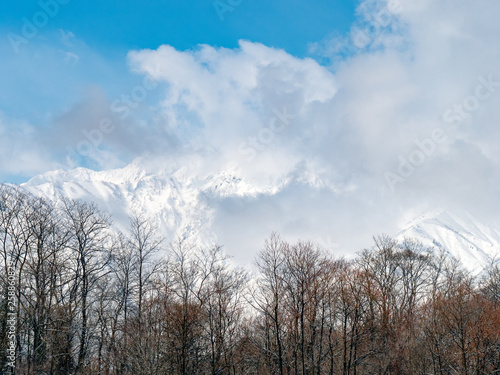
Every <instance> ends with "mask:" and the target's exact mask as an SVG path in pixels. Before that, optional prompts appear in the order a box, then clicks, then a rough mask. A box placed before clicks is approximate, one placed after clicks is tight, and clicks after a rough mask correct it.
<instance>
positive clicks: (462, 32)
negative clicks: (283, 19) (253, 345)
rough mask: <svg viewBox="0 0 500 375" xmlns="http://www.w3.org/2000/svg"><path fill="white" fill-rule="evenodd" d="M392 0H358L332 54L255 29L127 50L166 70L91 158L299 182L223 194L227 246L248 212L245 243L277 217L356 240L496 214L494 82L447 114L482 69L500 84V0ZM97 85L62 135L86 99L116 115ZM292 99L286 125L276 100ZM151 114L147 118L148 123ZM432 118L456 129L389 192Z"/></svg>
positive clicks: (497, 94) (498, 113)
mask: <svg viewBox="0 0 500 375" xmlns="http://www.w3.org/2000/svg"><path fill="white" fill-rule="evenodd" d="M394 2H397V0H392V1H391V4H392V5H390V6H394ZM387 4H388V3H387V2H384V1H374V0H369V1H365V2H363V3H362V6H360V8H359V12H358V14H359V20H358V22H357V23H356V24H355V25H353V31H352V32H351V33H350V34H349V35H345V36H342V37H341V38H338V37H336V38H333V39H330V40H325V41H323V42H321V43H317V44H316V45H315V46H314V51H315V53H318V54H321V55H322V56H323V57H328V58H330V60H331V61H332V62H333V65H332V66H331V67H325V66H321V65H320V64H319V63H317V62H316V61H314V60H312V59H300V58H296V57H294V56H291V55H290V54H288V53H286V52H285V51H282V50H277V49H273V48H269V47H266V46H264V45H261V44H258V43H252V42H248V41H242V42H241V43H240V46H239V48H236V49H225V48H214V47H211V46H206V45H203V46H199V48H197V49H194V50H188V51H178V50H176V49H174V48H173V47H171V46H167V45H165V46H161V47H159V48H158V49H157V50H140V51H133V52H130V54H129V63H130V65H131V67H132V70H133V71H135V72H137V73H140V74H143V75H147V76H150V77H152V78H154V79H155V80H157V81H159V82H161V85H160V86H159V89H158V90H160V92H161V93H162V94H161V96H162V99H161V101H160V102H159V103H158V104H157V105H153V104H154V103H152V102H151V101H149V100H148V103H147V105H146V104H145V103H144V105H143V106H142V109H139V111H137V112H136V113H135V114H134V115H133V116H131V117H130V118H127V119H125V120H123V119H122V120H120V119H117V120H116V121H117V123H116V124H117V126H118V128H117V131H116V132H114V133H113V136H112V137H109V138H107V139H106V141H105V142H104V144H103V146H105V147H104V149H103V150H102V153H101V154H93V155H92V157H93V159H94V161H95V162H96V163H97V164H98V165H99V166H101V167H104V168H106V167H109V166H111V165H115V164H117V163H118V162H119V160H120V159H123V158H124V157H125V158H132V157H139V156H141V155H146V154H147V155H148V159H149V160H151V159H154V157H155V156H156V157H158V159H160V160H162V162H163V163H165V162H167V163H172V164H175V165H179V164H183V163H195V164H197V167H196V168H197V169H196V173H202V174H210V173H216V172H217V171H219V170H220V169H224V168H227V166H228V165H231V166H232V167H235V165H237V166H238V168H239V173H241V174H242V176H244V177H245V178H247V179H248V180H249V181H251V182H252V183H254V184H256V185H261V186H267V185H272V184H278V183H280V182H285V181H288V182H290V181H294V182H293V183H290V185H289V186H288V187H287V188H286V189H284V190H282V191H281V192H280V193H279V194H276V195H274V196H259V197H257V198H255V199H253V200H238V199H236V198H231V199H228V200H226V201H221V202H219V203H218V205H219V210H218V214H217V217H216V222H215V228H217V231H218V233H219V235H220V236H221V241H222V242H225V243H226V244H228V245H229V246H231V245H232V244H233V245H234V244H235V243H236V241H237V239H236V238H235V237H234V238H233V237H232V235H233V234H235V235H238V236H240V235H243V234H244V233H245V230H244V228H248V227H249V226H251V225H256V226H257V227H258V229H255V230H254V232H249V231H247V233H248V234H247V237H248V238H247V240H248V241H255V240H252V239H251V238H250V237H252V238H256V237H258V241H261V239H262V236H265V235H266V234H268V231H270V230H272V229H277V230H280V231H282V232H283V233H284V234H285V235H286V234H289V235H293V234H300V235H301V236H303V237H315V236H316V237H320V238H321V237H322V238H328V236H329V237H330V238H332V239H333V240H334V241H336V242H339V243H341V244H342V246H346V245H347V244H348V243H351V244H354V245H352V247H354V248H356V247H357V246H358V245H359V246H361V244H362V243H366V242H367V241H369V237H370V235H371V234H374V233H376V232H378V231H383V230H385V231H388V232H390V231H391V230H393V229H394V228H395V226H396V224H398V223H399V219H400V217H401V216H402V215H404V214H405V213H407V212H409V211H410V210H411V211H412V212H419V210H424V209H427V208H433V207H435V206H442V207H460V208H465V209H469V210H476V211H480V212H482V213H483V214H484V215H489V214H493V212H492V211H493V209H492V207H496V206H497V205H498V203H499V202H498V199H499V198H498V192H497V190H498V189H497V186H498V182H500V173H499V172H500V168H499V160H500V151H499V148H498V146H497V145H498V144H500V143H499V141H500V131H499V126H498V118H499V117H500V106H498V102H499V101H500V87H493V89H494V92H492V95H491V96H490V97H489V98H488V99H485V100H478V102H477V106H476V107H475V108H474V110H471V111H467V116H466V117H464V119H463V121H462V122H461V123H460V124H459V126H455V127H454V126H451V124H449V123H447V122H446V121H445V120H444V119H443V115H444V114H445V113H447V111H450V110H452V111H454V110H456V108H457V106H460V105H461V106H463V105H464V103H467V100H469V99H468V98H470V97H473V96H474V95H475V93H476V91H475V90H476V88H477V86H478V84H479V83H480V82H482V81H481V80H484V79H486V80H487V79H489V78H488V77H491V80H493V81H494V82H497V81H498V82H500V69H499V66H500V65H499V64H498V62H499V61H500V59H499V58H500V50H499V49H498V42H499V35H500V23H499V22H498V21H497V19H496V17H497V15H498V14H499V12H500V3H498V2H496V1H495V0H479V1H476V2H470V1H466V0H442V1H431V0H425V1H418V2H416V1H410V0H400V2H399V4H400V7H398V11H397V12H392V13H390V17H389V18H385V20H386V21H387V22H386V21H383V19H382V21H381V20H380V16H381V15H384V14H387V12H385V11H386V10H387V9H388V5H387ZM384 12H385V13H384ZM377 17H378V18H377ZM368 26H370V27H371V28H369V29H368V30H371V32H370V33H368V34H367V35H368V42H367V43H366V45H363V46H360V45H358V46H356V45H354V42H355V40H353V39H352V38H353V36H354V37H356V35H358V34H356V33H355V31H356V30H358V29H363V28H366V27H368ZM481 77H482V78H481ZM164 84H165V85H166V86H167V87H166V89H165V90H164V87H163V85H164ZM493 86H495V85H493ZM161 90H164V91H161ZM94 98H97V99H95V100H93V101H92V100H90V101H89V102H88V103H90V104H89V105H88V106H83V107H81V106H80V107H79V106H75V107H74V108H72V109H71V110H70V111H67V113H66V115H67V116H66V117H64V116H61V117H59V122H58V123H57V124H59V125H58V126H60V124H61V121H63V120H64V121H63V122H64V123H72V124H76V123H79V124H80V125H78V126H77V127H75V128H74V132H68V134H66V133H61V134H62V135H61V137H63V138H65V139H66V140H68V139H70V138H71V137H73V138H72V139H73V140H72V142H75V141H78V137H79V135H78V134H80V133H81V128H82V127H85V126H86V125H85V124H88V120H89V115H88V112H89V109H92V108H93V109H96V108H97V109H99V111H98V112H99V113H100V114H101V113H102V116H105V115H106V116H108V115H109V116H112V115H117V114H116V113H114V114H113V113H109V111H110V108H111V105H112V104H111V103H110V102H112V100H109V99H107V98H106V97H103V96H102V95H101V96H99V95H97V94H96V95H95V96H94ZM470 100H472V99H470ZM471 103H472V104H474V105H475V103H474V102H473V101H472V102H469V106H470V105H471ZM80 105H83V104H82V103H81V104H80ZM141 105H142V104H141ZM284 109H285V113H286V114H289V115H290V116H288V117H287V116H285V119H286V121H285V122H286V123H283V122H282V120H280V119H279V117H277V114H276V113H277V112H281V113H283V110H284ZM111 112H112V111H111ZM146 112H147V113H148V114H145V113H146ZM96 113H97V112H96ZM292 115H293V116H292ZM94 117H95V116H94ZM141 117H142V118H141ZM144 118H146V119H147V121H146V122H147V125H146V126H138V125H137V124H138V123H139V122H140V120H144ZM94 120H95V119H94ZM78 121H80V122H78ZM273 121H274V122H273ZM281 125H284V126H281ZM273 129H274V130H273ZM436 129H443V131H444V132H445V135H446V139H447V141H446V142H444V143H440V144H437V145H435V147H434V149H433V151H432V152H430V155H425V158H424V160H423V162H422V165H420V166H418V167H416V168H414V171H413V172H412V173H410V175H409V176H408V177H404V178H403V180H404V181H402V182H399V183H398V184H397V185H396V186H395V192H394V193H391V191H390V188H389V186H388V185H387V182H386V179H385V177H384V176H385V173H386V172H392V173H398V168H399V167H400V160H401V158H403V159H406V160H408V159H409V158H410V156H411V155H412V152H414V151H418V150H419V149H418V141H423V140H425V139H429V138H430V137H431V136H432V134H433V132H434V131H435V130H436ZM75 137H76V138H75ZM35 150H36V148H35ZM115 159H118V160H115ZM42 160H43V159H42ZM193 160H194V161H193ZM235 212H236V213H235ZM237 212H241V213H242V214H241V215H240V214H238V213H237ZM264 216H265V220H263V217H264ZM252 223H253V224H252ZM255 223H258V225H257V224H255ZM225 227H231V228H233V230H230V231H225V232H224V228H225ZM257 232H258V234H257ZM359 233H362V234H359ZM336 238H339V240H337V239H336ZM240 240H241V239H240ZM243 241H244V240H243ZM325 241H326V240H325ZM352 247H351V249H352Z"/></svg>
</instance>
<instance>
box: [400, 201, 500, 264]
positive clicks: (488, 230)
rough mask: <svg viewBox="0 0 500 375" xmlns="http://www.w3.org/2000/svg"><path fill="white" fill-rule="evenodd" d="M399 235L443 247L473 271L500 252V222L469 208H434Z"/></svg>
mask: <svg viewBox="0 0 500 375" xmlns="http://www.w3.org/2000/svg"><path fill="white" fill-rule="evenodd" d="M396 237H397V238H398V239H402V238H404V237H411V238H415V239H418V240H419V241H421V242H422V243H423V244H424V245H426V246H427V247H434V248H435V249H437V250H440V249H443V250H445V251H446V252H448V253H449V254H450V255H452V256H453V257H455V258H456V259H458V260H460V261H461V262H462V264H463V265H464V266H465V267H466V268H467V269H469V270H470V271H473V272H478V271H480V270H481V269H482V268H484V267H485V266H487V265H488V264H489V263H490V262H491V260H492V259H495V258H497V257H499V256H500V226H499V225H497V224H496V223H493V222H488V223H484V222H482V221H481V220H479V219H478V218H476V217H473V216H472V215H471V214H469V213H466V212H453V213H451V212H447V211H444V210H436V211H433V212H430V213H428V214H426V215H422V216H420V217H418V218H416V219H415V220H412V221H411V222H410V223H408V224H407V225H406V226H405V227H404V228H403V229H402V230H401V231H400V232H399V233H398V234H397V235H396Z"/></svg>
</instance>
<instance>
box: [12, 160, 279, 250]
mask: <svg viewBox="0 0 500 375" xmlns="http://www.w3.org/2000/svg"><path fill="white" fill-rule="evenodd" d="M195 175H196V174H194V173H192V171H190V170H189V168H187V167H185V168H180V169H178V170H176V171H174V172H172V171H158V170H155V171H154V172H148V171H147V170H146V169H144V168H142V167H141V166H139V165H138V164H137V163H132V164H130V165H128V166H127V167H125V168H122V169H116V170H109V171H101V172H95V171H92V170H89V169H85V168H76V169H74V170H69V171H62V170H59V171H52V172H48V173H45V174H43V175H40V176H37V177H35V178H33V179H31V180H30V181H28V182H27V183H25V184H23V185H22V186H23V187H24V188H25V189H27V190H28V191H30V192H31V193H33V194H35V195H37V196H42V197H44V198H47V199H49V200H55V199H56V198H57V197H58V196H65V197H68V198H71V199H81V200H84V201H88V202H95V203H96V204H97V205H98V206H99V207H100V208H101V209H104V210H106V211H107V212H109V213H111V214H112V218H113V222H114V223H113V225H114V227H115V228H116V229H118V230H120V231H122V232H126V231H127V230H128V223H129V217H130V215H131V214H132V212H146V213H147V214H148V215H149V216H151V217H153V218H155V219H156V220H158V221H159V223H160V227H161V228H162V229H163V230H164V233H165V234H166V237H167V240H169V241H170V240H174V239H175V238H178V237H188V236H190V237H191V238H193V239H197V240H198V241H199V242H205V243H206V242H207V241H208V242H213V241H215V240H216V239H215V236H214V234H213V233H212V232H210V229H209V228H210V222H211V219H212V215H213V209H212V207H211V205H210V201H211V200H213V199H217V198H221V197H225V196H253V195H255V194H259V193H266V192H268V193H271V192H272V191H273V190H275V189H276V187H269V189H270V190H268V188H267V187H256V186H255V185H250V184H248V183H246V182H245V181H243V179H242V178H239V177H236V176H234V175H232V174H230V173H229V172H221V173H219V174H217V175H208V176H205V177H203V178H199V177H193V176H195Z"/></svg>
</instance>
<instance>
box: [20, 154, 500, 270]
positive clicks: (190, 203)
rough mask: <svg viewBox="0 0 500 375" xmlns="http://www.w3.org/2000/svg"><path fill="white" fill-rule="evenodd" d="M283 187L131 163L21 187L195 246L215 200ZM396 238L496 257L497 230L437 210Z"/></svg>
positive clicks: (208, 235)
mask: <svg viewBox="0 0 500 375" xmlns="http://www.w3.org/2000/svg"><path fill="white" fill-rule="evenodd" d="M288 182H289V180H287V179H284V180H282V181H274V182H273V183H267V184H265V183H263V184H261V185H260V186H259V185H256V184H255V182H254V183H252V184H251V183H249V182H247V181H245V180H244V179H243V178H241V177H237V176H236V175H235V174H233V173H230V172H227V171H226V172H220V173H218V174H215V175H208V176H205V177H199V176H198V175H197V173H196V171H193V170H190V169H189V168H187V167H183V168H180V169H178V170H175V171H166V170H163V171H161V170H160V171H158V170H156V171H147V170H146V169H144V168H142V167H141V166H140V164H137V163H133V164H131V165H129V166H127V167H125V168H123V169H116V170H110V171H103V172H94V171H91V170H88V169H84V168H77V169H74V170H71V171H54V172H49V173H46V174H43V175H41V176H38V177H35V178H33V179H31V180H30V181H29V182H27V183H26V184H23V185H22V186H23V187H24V188H26V189H28V190H29V191H30V192H32V193H34V194H35V195H39V196H43V197H46V198H48V199H51V200H54V199H56V198H57V196H59V195H62V196H66V197H69V198H73V199H83V200H86V201H94V202H96V203H97V204H98V205H99V206H100V207H101V208H103V209H105V210H107V211H108V212H110V213H111V214H112V217H113V220H114V225H115V228H117V229H119V230H121V231H122V232H126V231H127V229H128V217H129V215H130V214H131V213H132V211H138V212H141V211H143V212H146V213H147V214H148V215H150V216H152V217H154V218H156V219H157V220H158V221H159V222H160V226H161V228H163V229H164V233H165V234H166V237H167V240H168V241H171V240H174V239H175V238H177V237H187V236H192V238H194V239H197V240H198V243H202V242H205V243H206V242H214V241H216V240H217V239H216V237H215V234H214V233H213V230H212V228H211V223H212V221H213V217H214V208H213V207H215V205H214V204H213V203H214V202H215V201H216V200H217V199H221V198H224V197H235V196H238V197H245V196H257V195H259V194H264V195H273V194H275V193H276V192H279V191H280V190H281V189H283V188H284V187H285V186H286V184H287V183H288ZM313 182H314V181H313ZM310 185H311V186H315V185H314V184H313V183H311V184H310ZM396 237H397V238H398V239H402V238H404V237H412V238H416V239H418V240H420V241H421V242H423V244H424V245H426V246H432V247H434V248H436V249H444V250H446V251H447V252H448V253H449V254H451V255H452V256H454V257H455V258H457V259H459V260H460V261H462V262H463V264H464V265H465V266H466V267H467V268H468V269H470V270H471V271H478V270H480V269H482V268H483V267H484V266H486V265H487V264H488V263H489V262H490V260H491V259H492V258H494V257H497V256H500V226H498V225H494V223H490V222H488V223H483V222H481V221H479V220H477V219H476V218H473V217H472V216H470V215H469V214H466V213H460V214H457V213H450V212H446V211H436V212H433V213H430V214H427V215H424V216H421V217H419V218H417V219H415V220H413V221H412V222H410V223H408V224H407V225H406V226H404V227H403V229H402V230H401V231H400V232H399V233H397V235H396Z"/></svg>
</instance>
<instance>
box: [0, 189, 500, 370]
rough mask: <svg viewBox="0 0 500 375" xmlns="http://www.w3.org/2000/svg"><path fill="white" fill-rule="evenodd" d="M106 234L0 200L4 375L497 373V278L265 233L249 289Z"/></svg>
mask: <svg viewBox="0 0 500 375" xmlns="http://www.w3.org/2000/svg"><path fill="white" fill-rule="evenodd" d="M110 225H111V219H110V216H109V215H108V214H107V213H105V212H102V211H101V210H99V209H98V208H97V207H96V206H94V205H92V204H87V203H83V202H79V201H71V200H64V199H61V201H60V202H58V203H57V205H54V204H52V203H49V202H47V201H44V200H42V199H39V198H35V197H33V196H30V195H28V194H26V193H25V192H23V191H22V190H21V189H19V188H13V187H10V186H6V185H4V186H2V187H1V190H0V238H1V239H0V245H1V262H2V267H1V270H0V278H1V285H2V289H1V290H2V297H1V300H0V315H1V326H0V342H1V352H0V366H1V368H2V369H3V373H5V374H8V373H16V374H64V375H68V374H105V375H111V374H112V375H118V374H123V375H125V374H134V375H135V374H137V375H139V374H144V375H154V374H180V375H187V374H189V375H193V374H212V375H215V374H221V375H222V374H224V375H226V374H227V375H230V374H234V375H236V374H256V375H257V374H259V375H260V374H279V375H284V374H287V375H288V374H294V375H295V374H297V375H298V374H301V375H306V374H311V375H319V374H330V375H333V374H342V375H364V374H408V375H410V374H422V375H423V374H436V375H437V374H463V375H483V374H484V375H486V374H496V373H500V271H499V268H498V265H495V264H492V266H491V267H490V269H488V270H485V272H484V273H483V274H481V275H480V276H476V277H473V276H472V275H470V274H468V273H467V272H466V271H464V269H463V268H462V267H461V265H460V264H458V263H457V262H454V261H452V260H450V259H448V258H447V257H446V256H445V255H444V254H441V253H440V254H436V253H433V252H432V251H431V250H430V249H426V248H424V247H423V246H422V245H421V244H419V243H417V242H415V241H412V240H407V241H404V242H402V243H398V242H396V241H394V240H393V239H391V238H389V237H387V236H378V237H376V238H375V241H374V245H373V247H372V248H371V249H368V250H363V251H360V252H359V254H358V256H357V257H356V259H354V260H349V261H347V260H343V259H339V258H337V257H336V256H335V255H333V254H330V253H328V252H326V251H324V250H322V249H321V248H320V247H319V246H317V245H316V244H315V243H314V242H297V243H288V242H286V241H284V240H282V239H280V237H279V235H277V234H273V235H271V236H270V237H269V238H268V239H267V240H266V241H265V242H264V241H263V246H262V250H261V251H260V252H259V253H258V256H257V257H256V260H255V263H256V267H255V269H256V270H257V272H256V275H249V274H248V273H247V272H246V271H244V270H243V269H240V268H238V267H236V266H235V265H234V264H232V263H231V262H230V261H228V259H226V258H225V255H224V253H223V251H222V250H221V248H220V247H217V246H215V247H213V246H208V247H206V248H199V247H194V246H191V245H190V241H189V239H186V240H179V241H177V242H175V243H172V244H168V243H165V242H164V241H163V240H162V233H161V232H160V231H159V230H158V228H156V227H155V225H154V224H153V223H152V222H151V221H149V220H148V218H145V217H143V216H141V215H135V216H134V217H132V218H131V220H130V231H129V233H130V234H129V235H117V234H116V233H115V232H113V231H112V230H111V229H110ZM236 250H237V249H235V250H234V251H236ZM160 255H161V256H160ZM165 255H166V256H165ZM12 275H14V276H15V277H13V276H12ZM9 276H11V277H10V278H9ZM12 280H14V281H15V283H14V285H15V288H8V285H11V284H9V282H11V283H12ZM9 291H11V293H10V294H9ZM13 294H14V297H15V298H13V297H12V295H13ZM8 322H11V323H12V322H14V323H15V332H14V334H12V330H9V324H8ZM13 336H15V337H13ZM13 339H14V341H12V340H13ZM10 342H15V347H16V350H15V368H13V367H12V366H9V365H8V363H9V358H8V357H9V352H8V350H7V348H8V347H9V345H10V344H9V343H10Z"/></svg>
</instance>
